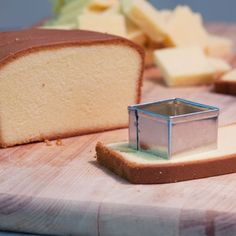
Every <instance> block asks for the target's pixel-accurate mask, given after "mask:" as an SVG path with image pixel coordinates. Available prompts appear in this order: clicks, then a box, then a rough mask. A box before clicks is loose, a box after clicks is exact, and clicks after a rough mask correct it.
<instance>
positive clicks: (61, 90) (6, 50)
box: [0, 30, 144, 147]
mask: <svg viewBox="0 0 236 236" xmlns="http://www.w3.org/2000/svg"><path fill="white" fill-rule="evenodd" d="M0 39H1V45H0V49H1V54H0V88H1V91H3V92H1V94H0V104H1V105H0V145H1V146H4V147H6V146H13V145H16V144H22V143H28V142H33V141H42V140H44V139H49V140H51V139H57V138H63V137H70V136H75V135H79V134H87V133H93V132H99V131H105V130H110V129H116V128H123V127H127V126H128V114H127V106H128V105H130V104H133V103H137V102H139V100H140V92H141V91H140V90H141V80H142V73H143V66H144V65H143V64H144V57H143V52H142V49H140V48H139V47H138V46H137V45H135V44H133V43H132V42H130V41H128V40H126V39H123V38H120V37H116V36H111V35H107V34H100V33H95V32H89V31H61V30H59V31H58V30H27V31H21V32H15V33H1V34H0ZM16 39H17V40H16Z"/></svg>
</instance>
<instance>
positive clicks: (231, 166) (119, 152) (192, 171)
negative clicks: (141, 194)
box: [96, 125, 236, 184]
mask: <svg viewBox="0 0 236 236" xmlns="http://www.w3.org/2000/svg"><path fill="white" fill-rule="evenodd" d="M235 138H236V125H232V126H226V127H222V128H220V129H219V140H218V149H216V150H213V151H209V152H203V153H197V154H191V155H189V156H185V157H179V158H176V159H172V160H166V159H161V158H159V157H158V156H154V155H152V154H150V153H146V152H140V151H137V150H135V149H132V148H130V147H129V145H128V143H127V142H123V143H114V144H108V145H105V144H102V143H101V142H99V143H97V145H96V153H97V155H96V158H97V161H98V162H99V164H101V165H102V166H105V167H106V168H108V169H110V170H111V171H112V172H114V173H116V174H117V175H119V176H121V177H122V178H125V179H127V180H128V181H129V182H131V183H135V184H160V183H174V182H179V181H184V180H191V179H198V178H205V177H211V176H217V175H223V174H229V173H233V172H236V148H235Z"/></svg>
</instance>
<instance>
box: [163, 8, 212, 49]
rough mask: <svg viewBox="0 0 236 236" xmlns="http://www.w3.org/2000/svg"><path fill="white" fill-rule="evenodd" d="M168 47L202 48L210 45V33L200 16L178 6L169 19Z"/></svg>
mask: <svg viewBox="0 0 236 236" xmlns="http://www.w3.org/2000/svg"><path fill="white" fill-rule="evenodd" d="M167 32H168V33H167V34H168V39H167V41H166V42H167V46H180V47H188V46H200V47H205V46H206V45H207V43H208V33H207V31H206V30H205V29H204V27H203V24H202V18H201V16H200V15H199V14H196V13H193V12H192V10H191V9H190V8H189V7H187V6H178V7H176V9H175V10H174V11H173V13H172V14H171V15H170V16H169V17H168V24H167Z"/></svg>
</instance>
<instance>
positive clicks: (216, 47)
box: [206, 34, 233, 59]
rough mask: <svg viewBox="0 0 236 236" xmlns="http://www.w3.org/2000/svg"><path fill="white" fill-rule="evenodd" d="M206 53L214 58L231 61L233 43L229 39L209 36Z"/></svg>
mask: <svg viewBox="0 0 236 236" xmlns="http://www.w3.org/2000/svg"><path fill="white" fill-rule="evenodd" d="M206 53H207V54H208V55H209V56H212V57H221V58H224V59H229V58H230V57H231V56H232V54H233V41H232V40H231V39H229V38H225V37H221V36H216V35H211V34H210V35H209V36H208V43H207V46H206Z"/></svg>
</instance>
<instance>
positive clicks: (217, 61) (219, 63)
mask: <svg viewBox="0 0 236 236" xmlns="http://www.w3.org/2000/svg"><path fill="white" fill-rule="evenodd" d="M208 62H209V63H210V64H211V65H212V67H213V68H214V69H215V73H216V74H215V76H216V77H220V76H222V75H223V74H225V73H226V72H228V71H230V70H231V69H232V67H231V65H230V64H229V63H227V62H226V61H225V60H223V59H221V58H215V57H209V58H208Z"/></svg>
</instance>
